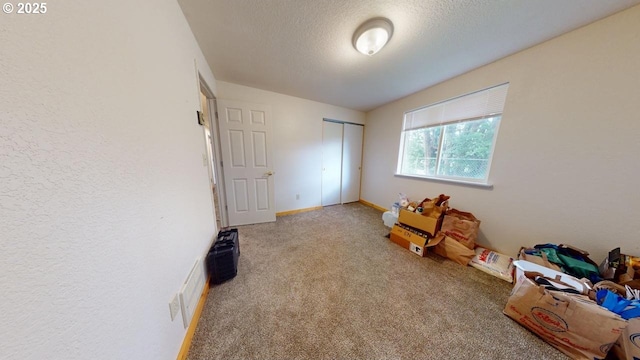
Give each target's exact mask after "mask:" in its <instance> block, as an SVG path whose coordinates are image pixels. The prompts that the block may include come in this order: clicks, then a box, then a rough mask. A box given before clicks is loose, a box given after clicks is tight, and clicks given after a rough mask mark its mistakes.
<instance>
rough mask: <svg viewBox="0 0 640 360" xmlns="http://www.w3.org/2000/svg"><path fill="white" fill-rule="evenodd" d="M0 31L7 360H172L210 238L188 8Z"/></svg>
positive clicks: (79, 6) (1, 272) (85, 6)
mask: <svg viewBox="0 0 640 360" xmlns="http://www.w3.org/2000/svg"><path fill="white" fill-rule="evenodd" d="M0 17H1V18H2V20H0V44H2V55H0V79H1V80H0V288H1V289H2V300H1V301H0V314H1V315H0V354H1V355H0V358H3V359H25V360H28V359H158V360H162V359H166V360H169V359H175V358H176V356H177V354H178V351H179V349H180V346H181V344H182V340H183V338H184V335H185V333H186V330H185V329H184V326H183V322H182V318H181V315H178V316H177V317H176V319H175V320H174V321H173V322H172V321H171V317H170V315H169V306H168V303H169V301H170V300H171V298H172V296H173V295H174V294H175V293H176V292H178V291H179V290H180V288H181V286H182V284H183V282H184V280H185V279H186V277H187V275H188V274H189V271H190V270H191V268H192V267H193V264H194V262H195V260H196V258H198V257H202V256H203V255H204V254H206V251H207V250H208V247H209V245H210V243H211V241H212V237H213V236H214V235H215V233H216V228H215V226H216V225H215V221H214V218H213V206H212V202H211V191H210V187H209V180H208V174H207V171H208V170H207V167H206V165H205V166H203V163H202V155H203V154H204V153H205V152H206V150H205V143H204V141H203V135H202V134H203V130H202V127H201V126H199V125H198V124H197V122H196V117H195V112H196V110H198V109H199V108H200V102H199V97H198V96H199V95H198V78H197V76H196V71H195V67H194V60H195V62H197V64H198V67H199V70H200V72H201V75H202V76H203V78H204V79H205V80H206V81H207V84H208V85H209V86H210V87H212V90H214V91H215V78H214V77H213V75H212V73H211V71H210V69H209V67H208V66H207V63H206V61H205V60H204V56H203V55H202V52H201V51H200V49H199V47H198V45H197V43H196V41H195V38H194V37H193V34H192V33H191V30H190V28H189V25H188V24H187V21H186V19H185V18H184V15H183V14H182V11H181V10H180V7H179V6H178V4H177V2H176V1H174V0H159V1H157V0H147V1H124V0H114V1H109V2H98V1H56V2H53V3H49V8H48V11H47V13H46V14H40V15H18V14H15V13H13V14H2V15H1V16H0Z"/></svg>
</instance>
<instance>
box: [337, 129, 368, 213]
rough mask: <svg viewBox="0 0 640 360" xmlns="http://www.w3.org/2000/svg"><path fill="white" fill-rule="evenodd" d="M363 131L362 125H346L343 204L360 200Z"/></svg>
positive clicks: (343, 157) (343, 154)
mask: <svg viewBox="0 0 640 360" xmlns="http://www.w3.org/2000/svg"><path fill="white" fill-rule="evenodd" d="M363 129H364V127H363V126H361V125H352V124H344V135H343V141H342V196H341V200H342V201H341V202H342V203H343V204H345V203H349V202H354V201H358V200H360V167H361V166H362V135H363Z"/></svg>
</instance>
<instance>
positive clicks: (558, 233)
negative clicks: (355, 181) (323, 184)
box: [361, 6, 640, 262]
mask: <svg viewBox="0 0 640 360" xmlns="http://www.w3.org/2000/svg"><path fill="white" fill-rule="evenodd" d="M638 44H640V6H636V7H633V8H631V9H629V10H627V11H624V12H621V13H618V14H616V15H614V16H611V17H609V18H606V19H604V20H601V21H598V22H596V23H593V24H591V25H588V26H586V27H583V28H581V29H578V30H576V31H573V32H570V33H568V34H565V35H563V36H560V37H558V38H555V39H552V40H550V41H548V42H545V43H543V44H540V45H538V46H535V47H532V48H530V49H527V50H525V51H522V52H520V53H517V54H515V55H512V56H509V57H507V58H504V59H502V60H499V61H497V62H495V63H492V64H489V65H487V66H484V67H482V68H479V69H476V70H473V71H471V72H469V73H467V74H464V75H461V76H458V77H456V78H454V79H451V80H449V81H446V82H444V83H441V84H439V85H436V86H433V87H431V88H428V89H425V90H423V91H421V92H418V93H416V94H413V95H411V96H408V97H406V98H403V99H401V100H398V101H395V102H393V103H390V104H387V105H385V106H382V107H380V108H378V109H376V110H374V111H371V112H369V113H367V120H366V124H367V129H366V132H365V151H364V153H365V159H364V166H363V181H362V184H363V187H362V194H361V197H362V198H363V199H365V200H367V201H370V202H373V203H375V204H378V205H380V206H384V207H389V206H390V205H391V203H393V202H394V201H396V198H397V193H398V192H405V193H407V194H408V195H410V196H412V197H414V198H419V199H422V198H423V197H425V196H434V195H437V194H440V193H445V194H448V195H451V196H452V199H451V205H452V206H453V207H455V208H458V209H461V210H466V211H471V212H473V213H474V214H476V216H477V217H478V218H479V219H481V220H482V226H481V231H482V234H481V238H480V241H481V242H482V243H483V244H485V245H486V246H489V247H492V248H495V249H497V250H500V251H503V252H505V253H508V254H510V255H515V253H516V251H517V250H518V248H519V247H520V246H522V245H525V246H528V245H534V244H537V243H545V242H552V243H567V244H573V245H576V246H578V247H581V248H584V249H585V250H587V251H589V252H591V253H592V254H593V260H595V261H597V262H599V261H600V260H602V258H603V256H604V255H605V254H606V252H607V251H608V250H610V249H611V248H613V247H614V246H621V247H622V251H623V252H625V253H630V254H636V255H638V254H640V241H638V240H639V238H640V221H639V220H638V219H639V218H640V195H639V194H640V191H639V190H638V185H637V184H638V181H639V179H640V168H639V167H638V162H639V161H638V154H640V118H639V116H640V115H639V114H640V102H639V100H638V99H639V96H640V95H639V94H640V67H639V64H640V46H638ZM471 55H472V54H470V56H471ZM503 82H510V87H509V94H508V96H507V101H506V105H505V109H504V114H503V119H502V124H501V126H500V130H499V135H498V140H497V144H496V149H495V154H494V157H493V164H492V168H491V174H490V182H491V183H493V184H494V188H493V190H487V189H479V188H474V187H468V186H460V185H452V184H443V183H439V182H432V181H427V180H416V179H407V178H400V177H395V176H394V175H393V174H394V172H395V169H396V165H397V156H398V147H399V141H400V129H401V126H402V115H403V112H404V111H407V110H409V109H413V108H416V107H419V106H422V105H426V104H430V103H434V102H437V101H440V100H443V99H447V98H450V97H454V96H457V95H460V94H464V93H467V92H470V91H474V90H478V89H482V88H486V87H489V86H492V85H496V84H500V83H503Z"/></svg>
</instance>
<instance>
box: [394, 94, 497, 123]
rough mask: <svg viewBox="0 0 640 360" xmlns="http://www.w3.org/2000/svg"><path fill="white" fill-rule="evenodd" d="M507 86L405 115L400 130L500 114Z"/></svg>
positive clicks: (464, 96)
mask: <svg viewBox="0 0 640 360" xmlns="http://www.w3.org/2000/svg"><path fill="white" fill-rule="evenodd" d="M508 89H509V84H508V83H507V84H503V85H498V86H494V87H492V88H489V89H485V90H480V91H477V92H474V93H471V94H467V95H462V96H459V97H456V98H453V99H450V100H446V101H443V102H439V103H436V104H433V105H429V106H427V107H424V108H421V109H417V110H412V111H409V112H407V113H405V116H404V125H403V128H402V130H403V131H407V130H416V129H421V128H425V127H429V126H433V125H439V124H446V123H452V122H456V121H462V120H471V119H482V118H488V117H492V116H495V115H498V114H502V110H503V109H504V103H505V99H506V98H507V90H508Z"/></svg>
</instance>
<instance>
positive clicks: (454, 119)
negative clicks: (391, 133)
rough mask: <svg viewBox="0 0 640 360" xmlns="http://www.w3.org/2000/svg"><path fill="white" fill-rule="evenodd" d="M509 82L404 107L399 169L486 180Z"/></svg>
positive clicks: (437, 176)
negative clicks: (422, 105) (417, 106)
mask: <svg viewBox="0 0 640 360" xmlns="http://www.w3.org/2000/svg"><path fill="white" fill-rule="evenodd" d="M507 88H508V84H505V85H501V86H498V87H494V88H490V89H487V90H482V91H479V92H476V93H472V94H469V95H465V96H462V97H459V98H456V99H453V100H449V101H446V102H443V103H438V104H435V105H432V106H428V107H425V108H421V109H418V110H416V111H412V112H408V113H406V114H405V119H404V126H403V129H404V130H403V132H402V140H401V147H400V156H399V164H398V173H399V174H401V175H412V176H422V177H431V178H446V179H461V180H465V181H473V182H481V183H482V182H485V183H486V181H487V179H488V175H489V167H490V163H491V158H492V155H493V148H494V144H495V140H496V135H497V132H498V127H499V126H500V120H501V118H502V109H503V107H504V101H505V98H506V91H507ZM473 107H475V108H476V109H470V108H473ZM465 117H466V118H465ZM447 120H449V121H447Z"/></svg>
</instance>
